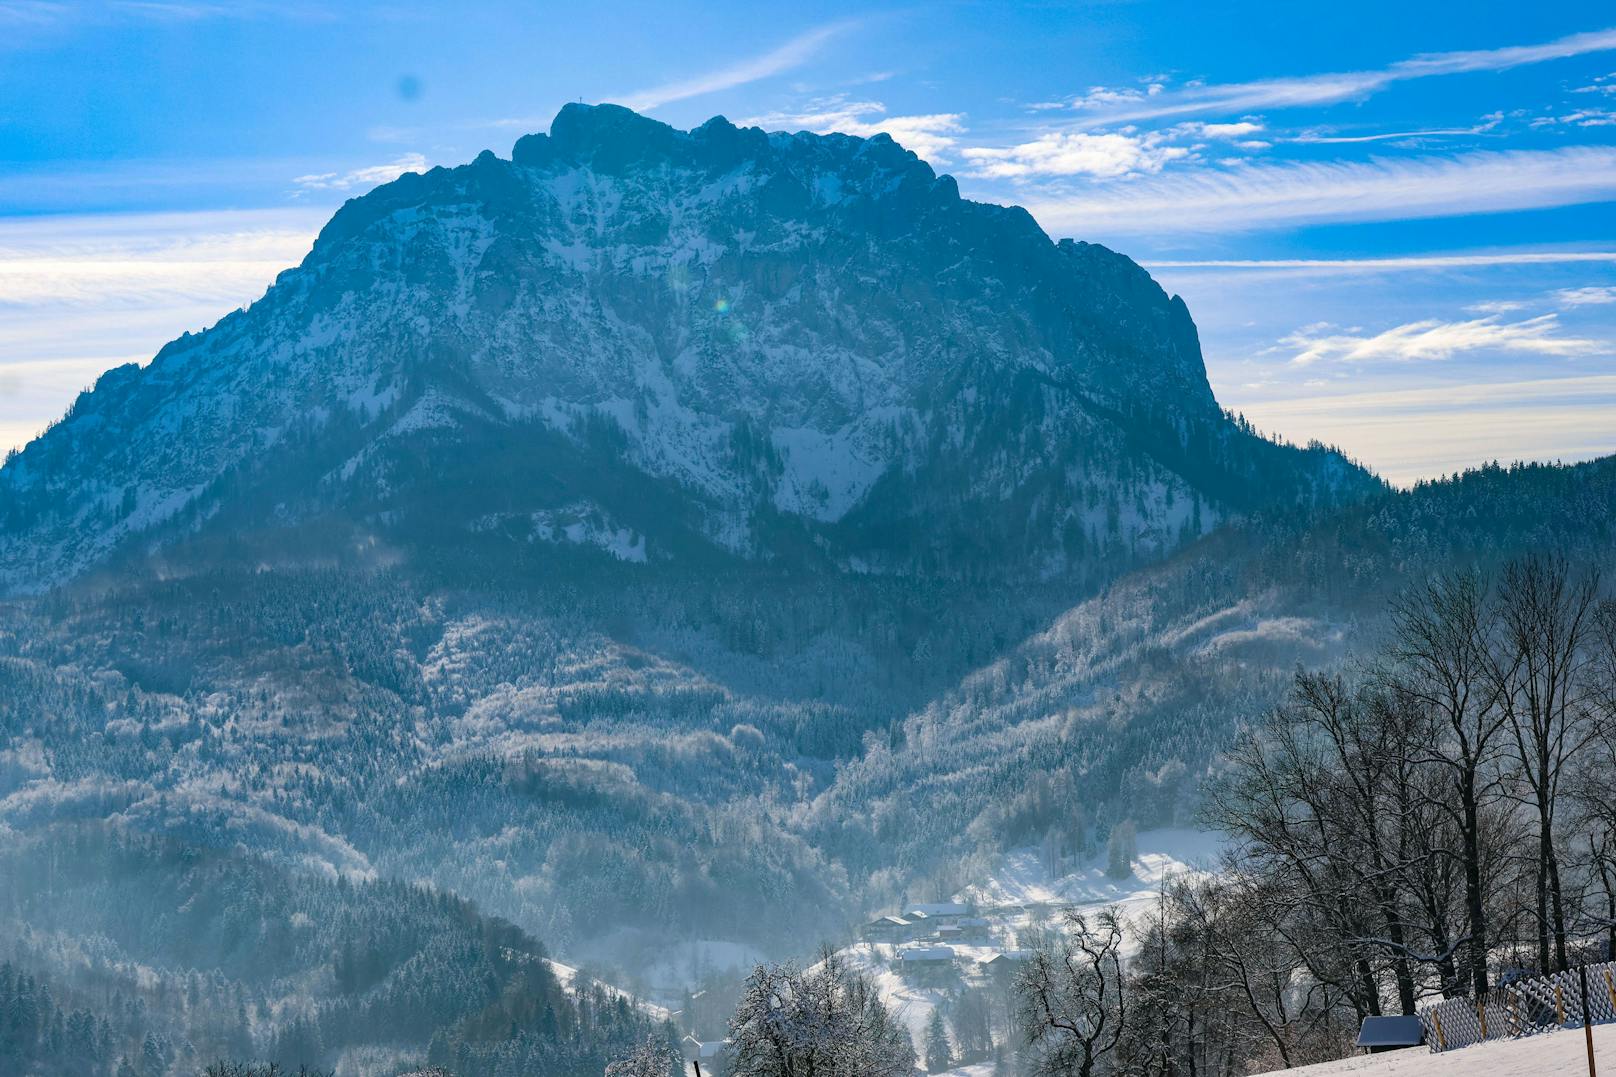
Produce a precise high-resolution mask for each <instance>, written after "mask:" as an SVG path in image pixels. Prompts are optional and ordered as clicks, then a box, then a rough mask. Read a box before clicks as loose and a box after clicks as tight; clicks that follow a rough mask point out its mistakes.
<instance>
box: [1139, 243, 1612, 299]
mask: <svg viewBox="0 0 1616 1077" xmlns="http://www.w3.org/2000/svg"><path fill="white" fill-rule="evenodd" d="M1576 262H1594V263H1616V251H1519V250H1515V251H1487V252H1482V253H1468V254H1412V255H1400V256H1397V257H1393V258H1201V259H1193V260H1186V261H1174V260H1171V259H1155V260H1152V261H1145V262H1142V263H1140V264H1142V265H1143V266H1144V267H1145V268H1146V269H1250V270H1259V271H1266V270H1276V269H1277V270H1297V271H1300V272H1316V273H1386V272H1398V271H1401V270H1428V269H1477V268H1482V267H1487V266H1526V265H1554V264H1558V263H1576ZM1500 309H1509V310H1517V309H1519V305H1517V306H1513V307H1508V308H1500Z"/></svg>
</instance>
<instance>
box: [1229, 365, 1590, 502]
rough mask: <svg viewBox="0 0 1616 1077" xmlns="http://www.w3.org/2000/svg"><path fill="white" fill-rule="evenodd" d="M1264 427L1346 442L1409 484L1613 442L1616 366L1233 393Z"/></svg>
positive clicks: (1571, 454) (1571, 455)
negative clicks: (1341, 389)
mask: <svg viewBox="0 0 1616 1077" xmlns="http://www.w3.org/2000/svg"><path fill="white" fill-rule="evenodd" d="M1238 407H1239V409H1240V411H1241V412H1242V413H1243V414H1244V415H1245V416H1246V417H1247V418H1249V419H1251V420H1252V421H1253V422H1255V423H1257V424H1258V425H1259V426H1261V427H1262V428H1263V429H1265V430H1273V431H1275V432H1277V433H1281V434H1284V435H1286V436H1288V437H1292V438H1295V439H1297V440H1305V439H1307V438H1320V439H1322V440H1324V441H1326V442H1329V443H1331V444H1337V445H1343V446H1346V447H1347V448H1348V449H1349V451H1351V452H1352V453H1353V454H1354V455H1355V456H1356V457H1357V458H1359V459H1360V460H1363V461H1364V462H1365V463H1368V464H1369V465H1370V466H1371V467H1373V468H1374V469H1375V470H1376V471H1377V472H1379V473H1380V474H1381V476H1383V477H1384V478H1386V479H1389V480H1390V481H1392V482H1394V483H1397V484H1399V485H1411V484H1413V483H1414V482H1416V481H1418V480H1420V479H1429V478H1433V477H1435V476H1437V475H1440V474H1444V473H1447V472H1454V471H1459V470H1462V469H1464V468H1467V467H1475V466H1477V465H1478V464H1482V463H1485V462H1487V461H1489V460H1497V459H1500V458H1502V459H1504V460H1506V461H1508V460H1516V459H1521V460H1567V461H1570V460H1587V459H1591V458H1593V457H1596V456H1603V455H1605V454H1606V453H1609V452H1611V451H1613V450H1616V440H1613V436H1612V431H1613V430H1616V374H1594V375H1583V376H1573V377H1559V376H1556V377H1545V378H1534V379H1521V378H1510V379H1507V380H1505V381H1499V382H1478V381H1475V380H1472V379H1469V378H1465V377H1462V376H1461V377H1455V378H1453V379H1451V380H1446V381H1444V382H1442V383H1440V384H1426V385H1422V386H1419V387H1413V388H1395V389H1372V390H1369V391H1367V392H1345V393H1336V392H1312V393H1309V394H1307V395H1305V396H1299V397H1292V398H1289V399H1286V398H1276V399H1267V400H1249V401H1239V402H1238Z"/></svg>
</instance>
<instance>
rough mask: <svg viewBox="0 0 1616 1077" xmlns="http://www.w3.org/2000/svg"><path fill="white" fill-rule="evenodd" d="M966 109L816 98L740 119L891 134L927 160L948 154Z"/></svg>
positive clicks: (770, 125)
mask: <svg viewBox="0 0 1616 1077" xmlns="http://www.w3.org/2000/svg"><path fill="white" fill-rule="evenodd" d="M964 119H965V115H964V113H960V112H935V113H930V114H926V115H914V116H888V115H886V106H885V105H883V104H882V103H881V102H879V101H849V100H847V99H845V98H842V97H833V98H827V99H823V100H819V101H813V102H810V103H809V104H808V106H807V107H806V108H805V109H803V110H802V111H800V112H771V113H768V114H767V115H763V116H752V117H748V118H746V119H742V120H737V121H736V122H737V123H739V124H740V125H741V126H743V127H762V128H765V129H767V130H770V131H812V132H814V133H815V134H820V135H825V134H830V133H832V132H839V133H841V134H844V135H857V136H859V137H860V138H869V137H870V136H871V135H877V134H886V135H890V136H891V137H892V138H893V139H894V140H895V141H896V142H897V143H898V144H899V145H900V146H902V147H904V148H905V149H908V150H913V151H914V152H915V153H917V154H919V155H920V156H921V157H923V158H925V159H927V160H940V159H942V158H944V157H946V156H947V155H948V153H949V150H950V148H951V147H952V146H953V145H954V143H955V142H956V141H957V139H956V138H955V136H956V135H959V134H962V133H963V132H964V130H965V128H964V126H963V121H964Z"/></svg>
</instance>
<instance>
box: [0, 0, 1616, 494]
mask: <svg viewBox="0 0 1616 1077" xmlns="http://www.w3.org/2000/svg"><path fill="white" fill-rule="evenodd" d="M569 100H585V101H608V100H609V101H617V102H620V103H624V104H628V105H631V106H633V107H636V108H639V109H640V110H642V111H645V112H648V113H650V114H652V115H655V116H657V117H659V118H661V119H664V120H667V121H668V122H670V123H673V124H675V125H678V126H682V127H687V126H691V125H694V124H696V123H699V122H701V121H702V120H705V119H706V118H708V117H709V116H712V115H715V114H723V115H725V116H728V117H729V118H731V119H732V120H735V121H737V122H747V121H750V122H757V123H761V124H763V125H764V126H768V127H771V128H776V127H778V128H788V129H811V130H841V131H847V132H850V133H855V134H867V133H873V132H875V131H879V130H885V131H888V132H889V133H891V134H892V135H893V136H894V137H895V138H897V139H898V140H899V141H900V142H903V143H904V144H905V145H907V146H909V147H910V148H911V149H914V150H915V151H916V152H918V153H920V154H921V155H922V156H924V157H926V158H928V159H929V160H931V161H932V162H933V163H934V165H935V166H936V167H937V169H938V170H939V171H944V172H949V173H951V174H953V175H955V176H956V177H957V178H958V179H959V181H960V186H961V189H962V190H963V191H964V192H965V193H966V194H967V195H968V196H970V197H975V198H980V199H985V200H994V201H1005V202H1017V203H1020V204H1023V205H1026V206H1027V207H1028V208H1029V209H1031V210H1032V211H1033V212H1034V214H1035V215H1036V216H1037V217H1038V218H1039V220H1040V221H1041V222H1042V223H1043V224H1044V226H1045V228H1046V229H1047V230H1048V231H1050V232H1051V234H1053V235H1056V236H1064V235H1073V236H1077V237H1079V238H1082V239H1089V240H1095V241H1098V242H1103V243H1106V244H1107V245H1110V246H1113V247H1115V248H1117V249H1119V250H1122V251H1124V252H1126V253H1128V254H1130V255H1132V256H1134V257H1135V258H1137V259H1138V260H1140V261H1141V262H1144V263H1145V264H1147V265H1149V266H1150V267H1151V269H1152V271H1153V272H1154V273H1155V274H1156V275H1157V277H1158V279H1160V280H1161V281H1162V282H1163V284H1164V285H1165V286H1166V287H1167V288H1168V289H1169V290H1171V291H1176V292H1179V293H1181V294H1182V295H1183V296H1184V297H1185V299H1186V300H1187V301H1188V303H1189V305H1190V309H1191V311H1192V312H1193V313H1194V315H1195V317H1196V320H1197V322H1198V323H1199V324H1200V326H1201V330H1202V338H1203V344H1204V347H1205V350H1206V354H1207V363H1208V369H1209V372H1210V375H1211V378H1212V382H1213V385H1214V388H1215V389H1216V390H1217V391H1218V394H1219V397H1220V399H1222V400H1223V401H1224V403H1225V404H1226V405H1227V406H1230V407H1233V408H1237V409H1239V410H1241V411H1243V412H1245V413H1246V414H1247V415H1248V416H1249V417H1251V418H1252V419H1253V420H1254V421H1255V422H1256V423H1257V424H1258V425H1259V426H1260V427H1262V428H1264V429H1266V430H1269V431H1273V432H1276V433H1280V434H1283V435H1285V436H1287V437H1291V438H1293V439H1297V440H1304V439H1307V438H1310V437H1319V438H1322V439H1324V440H1328V441H1333V442H1336V443H1338V444H1341V445H1342V446H1343V447H1345V448H1346V449H1347V450H1348V451H1350V452H1351V453H1353V454H1354V455H1355V456H1357V457H1359V458H1360V459H1362V460H1364V461H1366V462H1367V463H1369V464H1371V465H1372V466H1374V467H1376V468H1377V469H1379V470H1381V471H1382V472H1383V473H1384V474H1386V475H1388V476H1389V477H1391V478H1393V479H1394V480H1397V481H1402V482H1407V481H1411V480H1413V479H1416V478H1418V477H1421V476H1430V475H1437V474H1442V473H1445V472H1449V471H1452V470H1455V469H1457V468H1460V467H1464V466H1469V465H1474V464H1477V463H1480V462H1483V461H1485V460H1489V459H1495V458H1497V459H1505V460H1508V459H1514V458H1536V459H1556V458H1559V459H1578V458H1586V457H1589V456H1593V455H1599V454H1602V453H1607V452H1612V451H1616V10H1612V9H1610V8H1609V7H1608V6H1607V5H1596V4H1592V3H1536V4H1520V3H1510V4H1502V3H1500V4H1489V3H1474V4H1470V5H1467V6H1466V8H1465V10H1464V13H1463V14H1462V15H1457V14H1455V9H1454V8H1453V6H1452V5H1447V4H1435V3H1432V4H1418V3H1410V2H1408V0H1404V2H1401V3H1358V4H1341V5H1331V6H1324V5H1300V4H1298V5H1278V4H1273V3H1249V4H1242V3H1220V4H1215V5H1214V4H1191V3H1187V2H1184V0H1175V2H1151V0H1139V2H1123V0H1117V2H1098V3H1055V2H1046V3H1030V4H994V3H946V2H941V3H936V2H934V3H928V4H925V5H914V6H891V7H871V6H866V5H858V6H854V5H800V4H793V5H772V4H752V5H723V6H720V5H697V4H683V3H676V2H667V3H655V4H652V3H644V4H641V3H622V4H614V3H598V4H593V5H576V4H571V5H554V4H541V3H526V4H516V3H506V4H460V5H448V4H444V5H431V4H409V3H392V4H364V3H342V4H337V3H322V2H320V0H289V2H286V3H274V4H271V3H253V2H250V0H249V2H243V3H204V2H186V0H174V2H162V0H151V2H127V3H117V2H104V3H97V2H78V3H54V2H50V0H0V449H3V448H4V447H6V446H9V445H14V444H20V443H21V442H23V441H26V440H27V438H28V437H30V436H32V435H33V434H34V433H35V432H37V431H38V429H39V428H40V427H41V426H42V425H43V424H44V423H46V422H47V421H49V420H50V419H51V418H53V417H55V416H57V415H59V414H60V413H61V411H62V410H63V408H65V407H66V405H67V404H68V403H69V402H70V401H71V399H72V396H73V395H74V393H76V392H77V391H78V390H79V389H80V388H81V387H82V386H84V385H87V384H89V383H90V382H92V381H93V380H94V378H95V376H96V375H97V374H98V373H99V372H100V371H101V370H102V369H105V368H106V367H108V366H111V365H114V364H116V363H120V362H126V361H129V360H131V359H135V360H144V359H146V358H149V357H150V355H151V354H152V353H154V352H155V351H156V349H157V348H158V347H159V346H160V345H161V344H162V343H163V342H164V341H166V340H167V339H169V338H171V337H173V336H175V335H178V333H179V332H181V331H183V330H186V329H197V328H201V327H203V326H205V325H208V324H211V322H213V321H214V320H216V319H217V318H218V317H219V316H221V315H222V314H223V313H225V312H226V311H228V310H229V309H230V308H232V307H234V306H237V305H240V304H241V303H244V302H248V301H250V300H252V299H254V298H256V297H257V296H258V295H260V294H262V291H263V289H264V287H265V286H266V285H267V283H268V282H269V281H270V280H271V279H272V278H273V276H274V274H275V272H276V271H277V270H278V269H280V268H283V267H284V266H286V265H289V264H292V263H293V262H295V261H296V260H297V259H298V258H300V257H301V256H302V254H303V253H304V252H305V251H306V250H307V247H308V243H309V241H310V239H311V238H312V235H313V233H314V232H315V230H317V229H318V227H319V225H320V224H321V223H322V222H323V221H324V219H325V218H326V217H327V216H328V215H329V214H330V212H331V211H332V210H333V209H334V208H335V207H336V206H337V205H339V204H340V203H341V201H342V200H343V199H344V198H347V197H351V196H353V195H355V194H358V193H360V192H362V191H363V190H365V189H366V188H367V187H369V186H372V185H374V184H375V183H378V182H381V181H384V180H386V179H388V178H391V177H392V176H394V175H397V174H398V173H400V172H401V171H404V170H408V169H418V168H423V167H426V166H428V165H432V164H455V163H460V162H463V161H466V160H469V159H470V158H471V157H472V156H474V155H475V154H476V153H477V152H478V151H480V150H482V149H484V148H491V149H493V150H494V151H495V152H497V153H500V154H502V155H504V154H507V153H508V152H509V148H510V145H511V143H512V142H513V141H514V140H515V139H516V138H517V137H518V136H519V135H521V134H523V133H525V132H528V131H534V130H543V129H544V128H545V127H546V126H547V125H548V123H549V120H550V118H551V117H552V116H553V115H554V114H555V111H556V110H557V109H558V108H559V107H560V106H561V105H562V104H563V103H565V102H567V101H569Z"/></svg>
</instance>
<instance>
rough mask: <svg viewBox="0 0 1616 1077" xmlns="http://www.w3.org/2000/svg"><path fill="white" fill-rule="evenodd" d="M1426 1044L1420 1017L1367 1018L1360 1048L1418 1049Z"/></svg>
mask: <svg viewBox="0 0 1616 1077" xmlns="http://www.w3.org/2000/svg"><path fill="white" fill-rule="evenodd" d="M1424 1042H1425V1029H1423V1028H1422V1027H1420V1019H1419V1018H1418V1017H1365V1018H1364V1021H1363V1027H1362V1028H1360V1029H1359V1030H1358V1046H1359V1047H1417V1046H1419V1045H1420V1044H1422V1043H1424Z"/></svg>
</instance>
